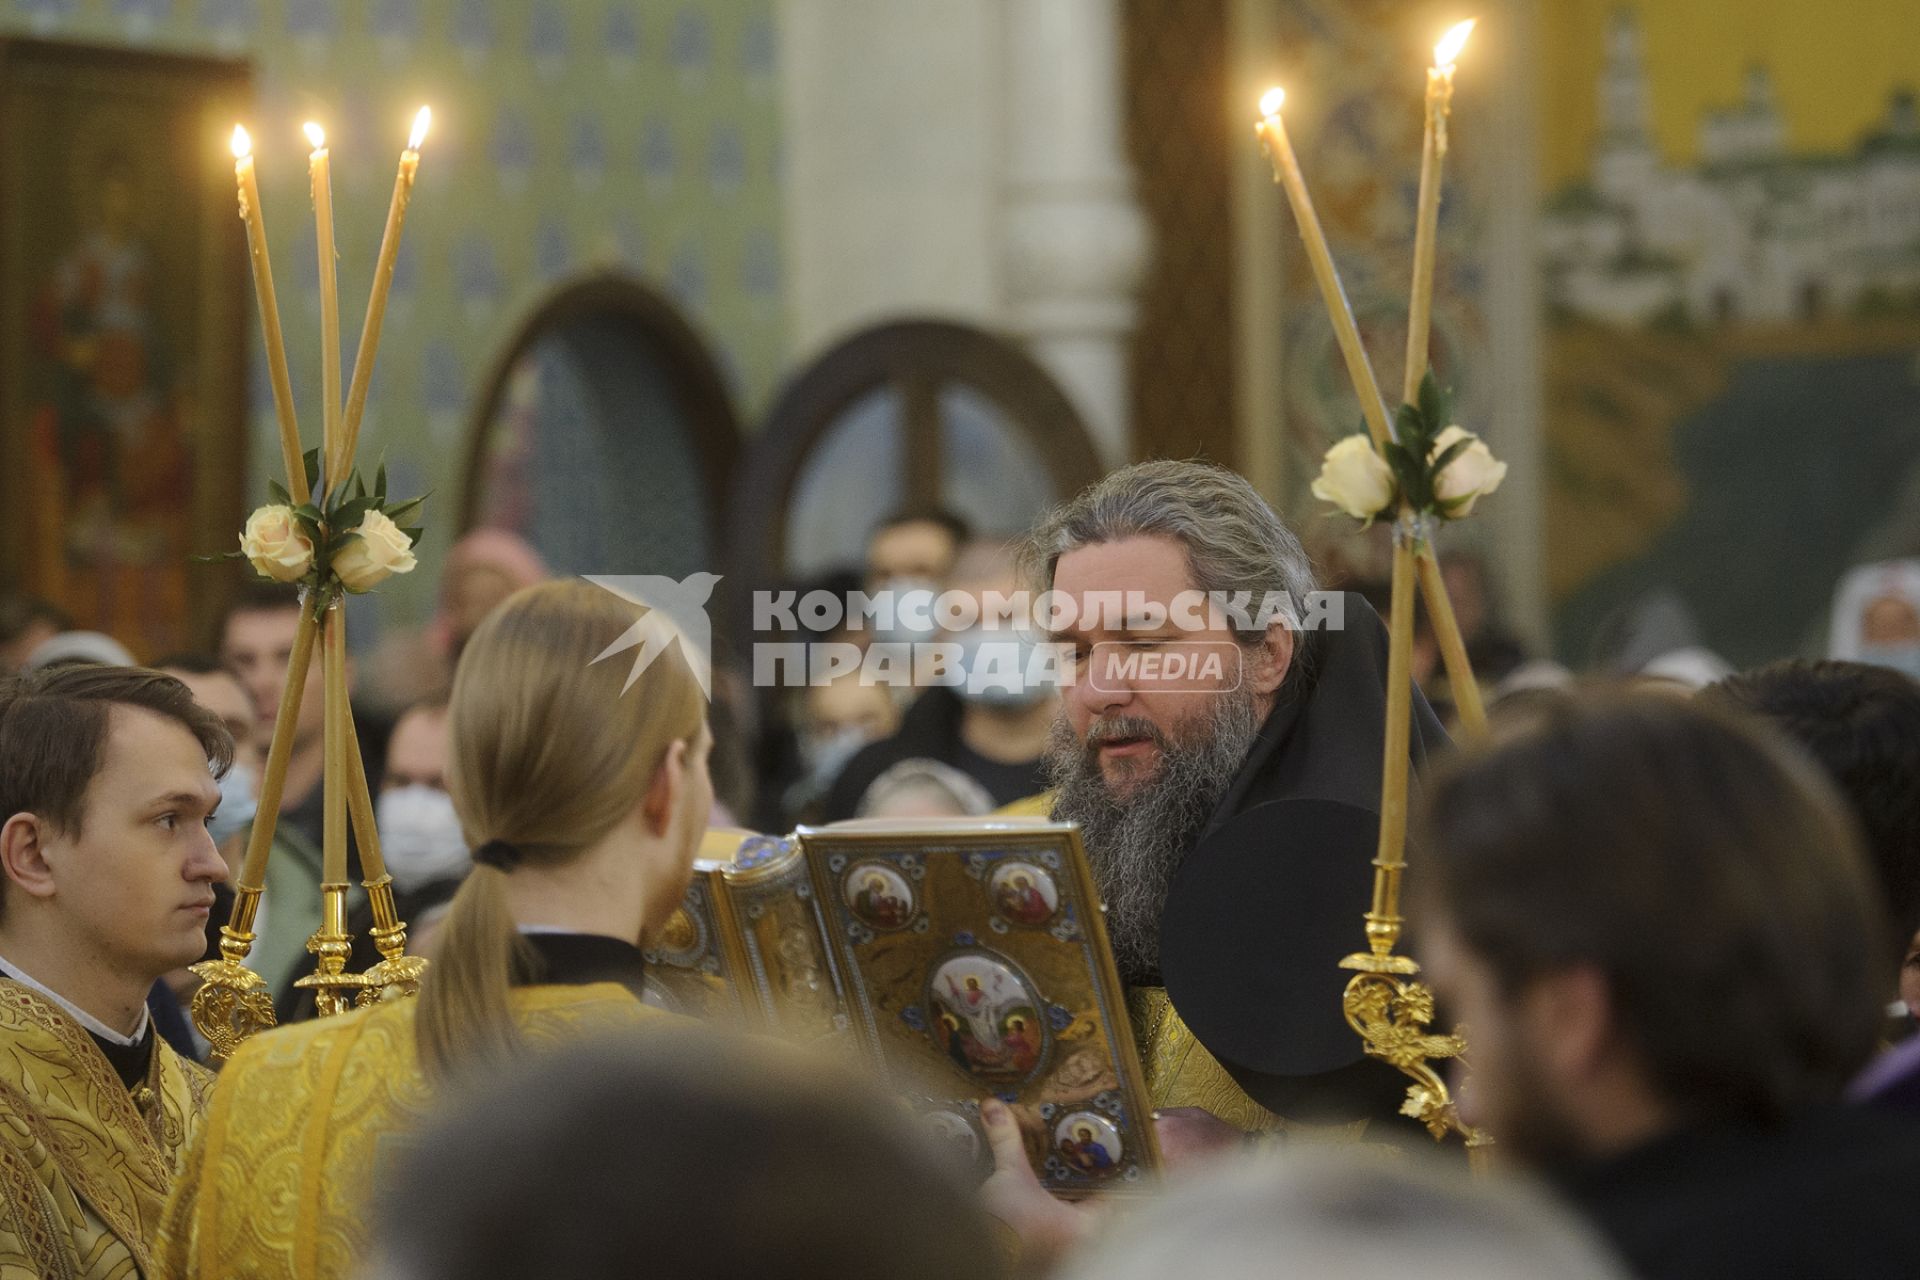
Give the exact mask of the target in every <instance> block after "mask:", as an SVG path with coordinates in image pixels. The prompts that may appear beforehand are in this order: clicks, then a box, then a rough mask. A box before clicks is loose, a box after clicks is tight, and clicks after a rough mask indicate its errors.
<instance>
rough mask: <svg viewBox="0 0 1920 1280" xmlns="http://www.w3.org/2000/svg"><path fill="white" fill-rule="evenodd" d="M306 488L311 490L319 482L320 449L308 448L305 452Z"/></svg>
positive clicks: (317, 485)
mask: <svg viewBox="0 0 1920 1280" xmlns="http://www.w3.org/2000/svg"><path fill="white" fill-rule="evenodd" d="M305 466H306V470H307V490H308V492H312V491H313V490H314V489H315V488H317V487H319V484H320V450H319V449H309V450H307V453H306V459H305Z"/></svg>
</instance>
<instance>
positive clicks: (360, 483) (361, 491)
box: [353, 471, 367, 502]
mask: <svg viewBox="0 0 1920 1280" xmlns="http://www.w3.org/2000/svg"><path fill="white" fill-rule="evenodd" d="M366 496H367V482H366V481H365V480H363V479H361V478H360V473H359V472H358V471H355V472H354V473H353V500H354V501H355V502H358V501H359V500H360V499H362V498H364V497H366Z"/></svg>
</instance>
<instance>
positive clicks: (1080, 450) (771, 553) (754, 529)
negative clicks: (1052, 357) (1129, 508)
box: [724, 320, 1100, 619]
mask: <svg viewBox="0 0 1920 1280" xmlns="http://www.w3.org/2000/svg"><path fill="white" fill-rule="evenodd" d="M953 384H960V385H964V386H967V387H970V388H972V389H974V390H976V391H978V392H980V393H981V394H982V395H984V396H986V397H987V398H988V399H989V400H991V401H993V402H994V404H995V405H996V406H997V407H998V408H999V409H1000V411H1001V412H1002V413H1003V414H1005V415H1006V418H1007V420H1008V422H1009V423H1011V424H1012V426H1013V428H1014V430H1016V431H1018V432H1019V433H1020V435H1021V436H1022V437H1023V438H1024V439H1025V440H1026V441H1027V442H1028V443H1030V444H1031V445H1032V446H1033V447H1034V449H1035V451H1036V452H1037V453H1038V454H1039V455H1040V457H1041V459H1042V461H1043V462H1044V464H1045V466H1046V468H1047V472H1048V474H1049V475H1050V476H1051V478H1052V480H1053V485H1054V489H1055V490H1056V491H1057V492H1059V493H1061V494H1063V495H1064V494H1071V493H1074V492H1077V491H1078V490H1079V489H1080V488H1082V487H1083V486H1085V485H1087V484H1090V483H1092V482H1093V480H1095V479H1096V478H1097V477H1098V476H1099V474H1100V464H1099V454H1098V450H1097V449H1096V448H1095V447H1094V443H1093V439H1092V437H1091V436H1089V435H1088V434H1087V429H1086V427H1085V425H1084V424H1083V422H1082V421H1081V418H1080V414H1079V412H1078V410H1076V409H1075V408H1074V407H1073V403H1072V401H1070V400H1068V399H1067V396H1066V393H1065V392H1064V391H1062V390H1061V389H1060V386H1059V384H1058V383H1056V382H1055V381H1054V380H1053V377H1052V375H1051V374H1049V373H1048V372H1047V371H1046V370H1045V369H1043V368H1041V367H1040V365H1039V364H1038V363H1036V362H1035V361H1034V360H1033V358H1032V357H1031V356H1029V355H1028V354H1027V353H1026V352H1025V351H1023V350H1022V349H1021V348H1020V347H1018V346H1016V345H1015V344H1014V343H1013V342H1011V341H1010V340H1008V339H1006V338H1003V337H1000V336H998V335H996V334H993V333H989V332H987V331H985V330H982V329H977V328H974V327H972V326H970V325H964V324H957V323H954V322H952V321H947V320H896V321H892V322H888V323H883V324H879V325H876V326H874V327H872V328H869V329H865V330H862V331H860V332H859V333H856V334H854V335H853V336H851V337H849V338H846V339H844V340H842V341H841V342H840V343H838V344H837V345H835V346H834V347H833V348H832V349H830V350H829V351H828V352H827V353H826V354H825V355H823V356H821V357H820V358H819V359H818V360H816V361H815V362H814V363H813V364H812V365H810V366H809V367H808V368H806V369H805V370H803V371H802V372H801V373H799V374H798V375H796V376H795V377H794V378H792V379H791V380H790V381H789V382H788V383H787V384H786V386H785V387H784V388H783V389H782V390H781V392H780V395H779V398H778V399H777V400H776V401H775V403H774V406H773V409H772V411H771V412H769V413H768V415H767V419H766V424H765V426H764V427H763V428H762V429H761V431H760V434H759V436H758V437H757V438H756V439H755V440H754V442H753V447H752V448H751V449H750V450H749V451H748V453H747V459H746V463H745V465H744V466H743V467H742V469H741V471H740V474H739V477H738V479H737V480H736V482H735V483H734V486H733V500H732V502H731V504H730V505H729V508H728V512H729V518H728V521H727V524H728V532H729V538H728V541H727V543H726V550H727V565H728V568H729V570H730V572H729V574H728V585H729V588H730V589H729V590H728V591H727V592H725V593H724V594H725V596H726V599H727V602H728V616H729V617H730V618H733V619H745V618H749V617H750V616H751V614H750V613H749V612H748V608H747V605H748V599H747V596H748V594H749V593H750V592H751V591H753V590H755V589H758V588H762V587H769V586H772V585H774V584H775V583H777V582H779V581H780V580H782V578H783V576H784V567H785V564H786V550H787V548H786V527H787V517H788V514H789V506H790V504H791V502H792V500H793V493H794V487H795V485H796V483H797V482H798V480H799V478H800V475H801V472H802V471H803V470H804V469H805V466H806V463H807V460H808V458H809V457H810V456H811V455H812V453H813V451H814V449H815V447H816V446H817V445H819V443H820V442H821V440H822V438H823V437H824V436H825V435H826V434H827V433H828V432H829V431H830V430H832V429H833V428H834V427H836V426H838V425H839V423H840V420H841V417H842V415H844V414H845V413H846V411H847V409H848V408H849V407H850V406H851V405H852V404H853V403H854V402H855V401H856V400H858V399H859V398H860V397H862V396H864V395H866V394H867V393H869V392H871V391H874V390H878V389H881V388H885V387H892V388H893V389H894V390H896V391H897V392H898V393H899V395H900V400H901V404H902V406H903V411H904V415H905V426H906V439H905V441H904V445H905V447H904V448H903V450H902V457H903V460H904V463H903V465H904V470H905V472H906V474H905V476H904V480H905V482H906V483H905V484H904V486H903V487H904V489H905V490H906V493H907V495H908V500H909V501H910V502H912V503H915V504H922V503H924V504H931V503H934V502H937V501H938V500H939V497H940V492H941V476H940V466H941V459H940V391H941V389H942V388H943V387H946V386H949V385H953ZM874 514H875V516H876V517H878V516H881V515H884V514H885V513H884V512H875V513H874Z"/></svg>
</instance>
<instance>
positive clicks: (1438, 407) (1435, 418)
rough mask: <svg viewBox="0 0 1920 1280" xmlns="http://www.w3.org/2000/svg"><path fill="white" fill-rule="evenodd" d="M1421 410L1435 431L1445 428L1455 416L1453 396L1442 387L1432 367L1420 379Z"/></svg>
mask: <svg viewBox="0 0 1920 1280" xmlns="http://www.w3.org/2000/svg"><path fill="white" fill-rule="evenodd" d="M1420 412H1421V413H1422V414H1424V415H1425V416H1426V419H1427V421H1428V423H1430V424H1431V425H1432V429H1433V430H1434V431H1435V432H1439V431H1440V430H1442V429H1443V428H1445V427H1446V426H1447V424H1448V420H1449V419H1450V418H1451V417H1452V416H1453V397H1452V395H1450V394H1449V393H1447V392H1445V391H1442V390H1441V389H1440V384H1439V382H1437V381H1436V380H1435V379H1434V376H1433V370H1432V369H1428V370H1427V373H1426V376H1425V377H1423V378H1421V379H1420Z"/></svg>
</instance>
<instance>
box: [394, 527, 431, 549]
mask: <svg viewBox="0 0 1920 1280" xmlns="http://www.w3.org/2000/svg"><path fill="white" fill-rule="evenodd" d="M400 532H402V533H404V534H406V535H407V541H408V542H409V543H410V544H412V545H413V546H416V547H417V546H419V545H420V535H421V534H423V533H425V532H426V530H425V529H423V528H421V527H420V526H419V525H415V526H414V527H413V528H411V529H402V530H401V531H400Z"/></svg>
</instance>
